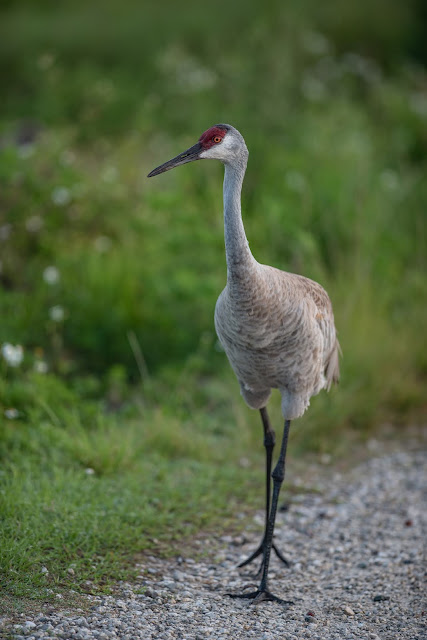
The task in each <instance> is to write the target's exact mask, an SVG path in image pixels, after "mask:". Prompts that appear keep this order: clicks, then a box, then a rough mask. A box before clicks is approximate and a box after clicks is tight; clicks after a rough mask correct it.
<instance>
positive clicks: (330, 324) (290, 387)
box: [148, 124, 339, 604]
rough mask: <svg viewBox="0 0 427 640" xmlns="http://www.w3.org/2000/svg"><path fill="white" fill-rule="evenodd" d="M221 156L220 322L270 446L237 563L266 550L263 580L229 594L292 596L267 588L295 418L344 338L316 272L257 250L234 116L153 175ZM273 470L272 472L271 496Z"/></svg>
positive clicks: (243, 150)
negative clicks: (255, 540) (259, 508)
mask: <svg viewBox="0 0 427 640" xmlns="http://www.w3.org/2000/svg"><path fill="white" fill-rule="evenodd" d="M203 159H216V160H220V161H221V162H222V163H223V164H224V165H225V175H224V234H225V253H226V260H227V285H226V287H225V289H224V290H223V291H222V293H221V295H220V296H219V298H218V301H217V303H216V307H215V328H216V331H217V334H218V338H219V340H220V342H221V344H222V346H223V348H224V350H225V353H226V354H227V356H228V359H229V361H230V364H231V366H232V368H233V370H234V372H235V374H236V376H237V379H238V381H239V384H240V389H241V394H242V396H243V398H244V400H245V401H246V403H247V404H248V405H249V407H251V408H252V409H259V411H260V414H261V419H262V425H263V429H264V446H265V451H266V510H265V529H264V536H263V539H262V542H261V544H260V545H259V547H258V548H257V549H256V550H255V552H254V553H253V554H252V555H251V556H250V557H249V558H248V559H247V560H245V561H244V562H242V563H241V564H240V565H239V566H244V565H246V564H248V563H249V562H251V561H252V560H254V558H256V557H257V556H258V555H260V554H262V556H263V559H262V564H261V569H260V573H261V581H260V584H259V587H258V589H257V590H256V591H251V592H250V593H246V592H244V593H242V594H227V595H230V596H232V597H238V598H249V599H252V600H253V602H254V603H255V604H257V603H259V602H262V601H263V600H274V601H276V602H280V603H289V602H290V601H285V600H282V599H281V598H278V597H277V596H275V595H273V594H272V593H271V592H270V591H269V589H268V582H267V579H268V568H269V562H270V555H271V550H272V549H273V550H274V551H275V552H276V554H277V555H278V556H279V558H280V559H281V560H282V561H283V562H285V563H287V562H286V559H285V558H284V557H283V556H282V554H281V553H280V552H279V550H278V549H277V548H276V546H275V545H274V542H273V532H274V524H275V519H276V511H277V503H278V498H279V492H280V487H281V485H282V482H283V479H284V477H285V457H286V448H287V443H288V434H289V428H290V421H291V420H293V419H295V418H299V417H300V416H302V414H303V413H304V411H305V410H306V409H307V407H308V405H309V402H310V398H311V396H313V395H315V394H317V393H318V392H319V391H320V390H321V389H324V388H327V389H329V388H330V386H331V384H332V382H337V381H338V378H339V366H338V352H339V344H338V340H337V337H336V331H335V326H334V316H333V311H332V305H331V302H330V300H329V297H328V294H327V293H326V291H325V290H324V289H323V288H322V287H321V286H320V285H319V284H317V282H314V281H313V280H309V279H308V278H304V277H303V276H300V275H295V274H293V273H286V272H284V271H280V270H279V269H275V268H274V267H270V266H267V265H263V264H259V263H258V262H257V261H256V260H255V258H254V257H253V255H252V253H251V251H250V249H249V244H248V241H247V239H246V234H245V230H244V227H243V221H242V214H241V203H240V196H241V190H242V183H243V178H244V175H245V171H246V165H247V160H248V150H247V147H246V144H245V141H244V139H243V137H242V135H241V134H240V133H239V132H238V131H237V130H236V129H235V128H234V127H232V126H230V125H228V124H217V125H215V126H213V127H211V128H210V129H208V130H207V131H205V132H204V133H203V134H202V135H201V137H200V139H199V141H198V142H197V143H196V144H195V145H194V146H192V147H190V148H189V149H187V151H184V152H183V153H180V154H179V155H178V156H176V157H175V158H173V159H172V160H169V161H168V162H165V163H164V164H162V165H160V166H159V167H157V168H156V169H154V170H153V171H151V173H149V175H148V177H152V176H156V175H158V174H160V173H163V172H164V171H169V170H170V169H173V168H174V167H177V166H179V165H181V164H185V163H187V162H192V161H193V160H203ZM272 389H279V391H280V393H281V398H282V413H283V417H284V431H283V439H282V444H281V449H280V454H279V458H278V462H277V464H276V467H275V468H274V471H273V473H272V474H271V466H272V454H273V448H274V444H275V433H274V431H273V429H272V428H271V425H270V421H269V417H268V413H267V408H266V405H267V401H268V399H269V397H270V393H271V390H272ZM270 477H272V478H273V493H272V496H271V484H270Z"/></svg>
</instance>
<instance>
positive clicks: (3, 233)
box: [0, 224, 12, 240]
mask: <svg viewBox="0 0 427 640" xmlns="http://www.w3.org/2000/svg"><path fill="white" fill-rule="evenodd" d="M11 231H12V225H11V224H2V225H1V226H0V240H7V239H8V238H9V236H10V232H11Z"/></svg>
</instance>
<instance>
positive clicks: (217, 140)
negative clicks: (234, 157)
mask: <svg viewBox="0 0 427 640" xmlns="http://www.w3.org/2000/svg"><path fill="white" fill-rule="evenodd" d="M221 140H222V138H220V137H219V136H214V137H213V138H212V141H213V142H215V144H218V142H221Z"/></svg>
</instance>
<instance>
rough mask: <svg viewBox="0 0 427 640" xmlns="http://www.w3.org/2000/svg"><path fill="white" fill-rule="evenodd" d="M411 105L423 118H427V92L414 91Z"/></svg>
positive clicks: (410, 100)
mask: <svg viewBox="0 0 427 640" xmlns="http://www.w3.org/2000/svg"><path fill="white" fill-rule="evenodd" d="M409 107H410V109H411V110H412V111H413V113H416V114H417V116H420V117H421V118H427V93H421V92H417V93H413V94H412V95H411V96H410V97H409Z"/></svg>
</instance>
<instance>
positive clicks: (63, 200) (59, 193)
mask: <svg viewBox="0 0 427 640" xmlns="http://www.w3.org/2000/svg"><path fill="white" fill-rule="evenodd" d="M51 198H52V202H53V204H56V205H58V207H63V206H64V205H66V204H68V203H69V202H70V200H71V192H70V190H69V189H67V187H55V188H54V190H53V191H52V194H51Z"/></svg>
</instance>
